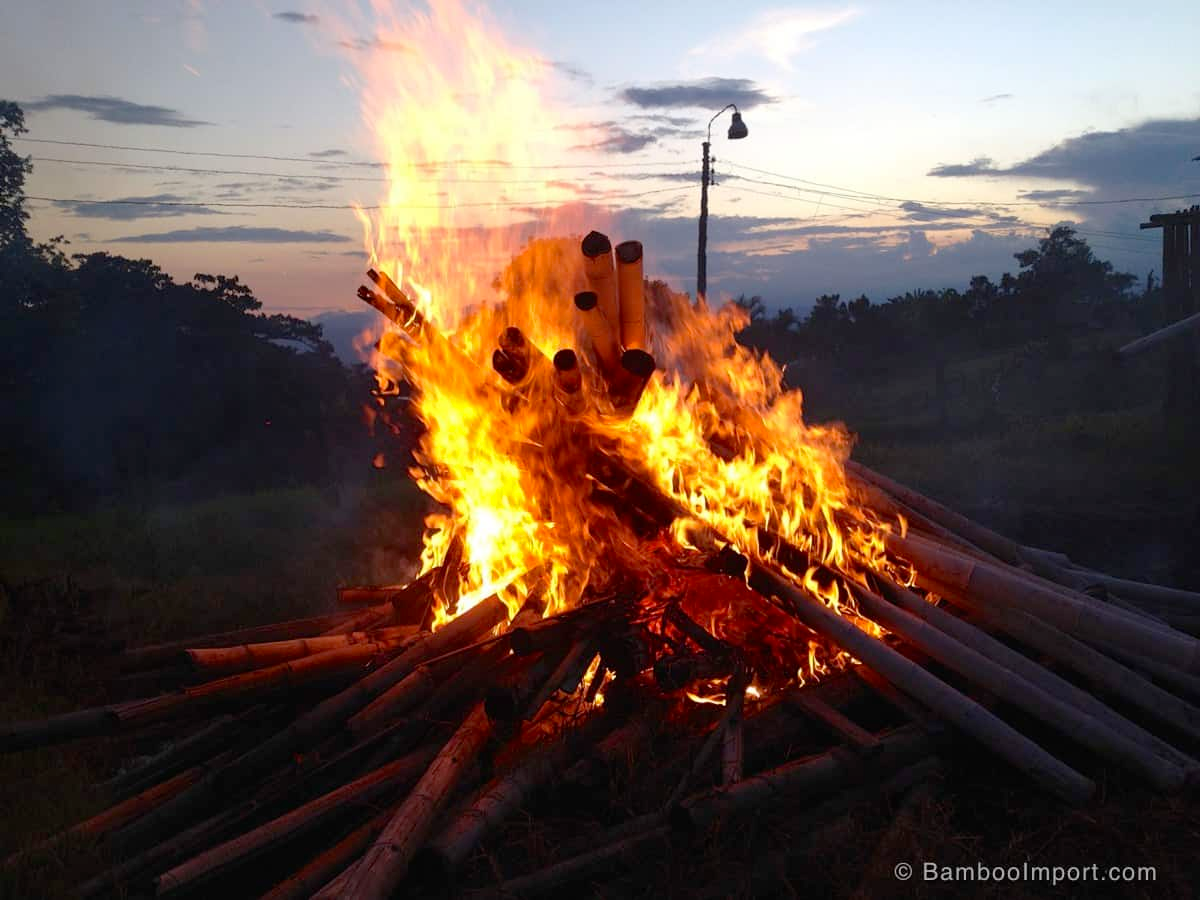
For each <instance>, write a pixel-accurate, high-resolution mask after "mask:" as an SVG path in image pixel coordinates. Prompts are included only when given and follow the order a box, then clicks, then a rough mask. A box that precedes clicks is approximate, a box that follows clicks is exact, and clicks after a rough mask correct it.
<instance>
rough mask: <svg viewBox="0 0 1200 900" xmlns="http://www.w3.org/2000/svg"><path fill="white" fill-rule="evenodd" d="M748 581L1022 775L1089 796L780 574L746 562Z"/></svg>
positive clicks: (1020, 741) (1078, 798) (1016, 735)
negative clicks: (748, 569) (748, 567)
mask: <svg viewBox="0 0 1200 900" xmlns="http://www.w3.org/2000/svg"><path fill="white" fill-rule="evenodd" d="M749 581H750V586H751V587H752V588H754V589H755V590H757V591H758V592H759V593H761V594H763V596H765V597H770V596H776V597H778V598H779V599H780V600H781V601H783V602H784V604H785V606H786V607H787V608H788V609H789V610H791V611H793V612H794V613H795V615H796V616H797V618H799V619H800V621H802V622H803V623H804V624H805V625H807V626H808V627H809V628H812V629H813V630H814V631H816V632H818V633H820V634H823V635H825V636H826V637H827V638H829V639H830V640H832V641H833V642H834V643H836V644H837V645H838V646H840V647H841V648H842V649H843V650H845V651H847V652H848V653H850V654H851V655H852V656H854V657H855V658H857V659H859V660H861V661H862V662H864V663H865V664H866V665H868V666H870V667H871V668H872V669H874V670H875V671H876V672H877V673H879V674H880V675H882V676H883V677H885V678H886V679H887V680H888V681H890V682H892V684H894V685H896V686H897V687H898V688H900V689H901V690H903V691H904V692H905V693H907V694H909V695H910V696H912V697H914V698H916V699H917V700H919V701H921V702H922V703H924V704H925V705H926V706H928V707H929V708H930V709H932V710H933V711H934V712H935V713H937V714H938V715H939V716H941V717H942V718H944V719H945V720H946V721H947V722H949V723H951V724H952V725H954V726H955V727H957V728H958V729H959V730H961V731H963V732H964V733H966V734H968V735H970V736H971V737H973V738H974V739H975V740H977V741H978V742H979V743H980V744H981V745H982V746H983V747H985V748H987V749H988V750H990V751H992V752H993V753H995V754H997V755H998V756H1000V757H1001V758H1003V759H1005V760H1006V761H1007V762H1009V763H1010V764H1011V765H1013V766H1015V767H1016V768H1018V769H1020V770H1021V771H1023V772H1025V773H1026V774H1028V775H1029V776H1030V777H1031V778H1032V779H1033V780H1034V781H1035V782H1037V783H1038V784H1039V785H1041V786H1042V787H1043V788H1045V789H1046V790H1048V791H1049V792H1050V793H1052V794H1054V795H1055V796H1057V797H1059V798H1061V799H1063V800H1066V801H1067V802H1069V803H1072V804H1082V803H1084V802H1086V801H1087V800H1088V799H1089V798H1090V797H1091V796H1092V794H1093V792H1094V790H1095V785H1094V784H1093V783H1092V782H1091V781H1090V780H1089V779H1087V778H1085V777H1084V776H1083V775H1080V774H1079V773H1078V772H1076V771H1075V770H1074V769H1072V768H1071V767H1070V766H1067V765H1066V764H1065V763H1063V762H1061V761H1060V760H1058V759H1056V758H1055V757H1053V756H1051V755H1050V754H1049V753H1047V752H1046V751H1045V750H1043V749H1042V748H1041V747H1039V746H1038V745H1037V744H1035V743H1034V742H1033V741H1031V740H1030V739H1029V738H1027V737H1025V735H1023V734H1021V733H1020V732H1018V731H1016V730H1015V729H1014V728H1012V727H1011V726H1010V725H1008V724H1006V723H1005V722H1003V721H1002V720H1001V719H999V718H997V717H996V716H995V715H994V714H993V713H991V712H989V711H988V710H986V709H985V708H984V707H982V706H980V705H979V704H978V703H976V702H974V701H973V700H970V699H968V698H967V697H965V696H963V695H962V694H960V693H959V692H958V691H956V690H954V689H953V688H951V687H950V686H949V685H947V684H946V683H945V682H942V681H940V680H939V679H938V678H936V677H935V676H934V675H932V674H931V673H929V672H927V671H926V670H925V669H923V668H921V667H920V666H918V665H917V664H916V663H914V662H913V661H912V660H909V659H906V658H905V657H904V656H902V655H900V654H899V653H897V652H896V651H895V650H893V649H892V648H891V647H889V646H887V644H884V643H883V642H882V641H879V640H877V639H876V638H874V637H871V636H870V635H868V634H867V633H866V632H864V631H861V630H860V629H859V628H858V626H857V625H855V624H854V623H853V622H851V621H850V620H849V619H846V618H843V617H842V616H839V615H838V614H837V613H835V612H833V610H831V609H829V608H828V607H826V606H825V605H824V604H823V603H821V602H819V601H817V600H815V599H813V598H811V597H809V596H808V595H807V594H805V593H803V592H801V591H800V590H799V589H797V588H795V587H794V586H793V585H792V584H791V583H789V582H788V581H787V580H786V579H784V578H781V577H779V576H777V575H775V574H774V573H772V572H771V571H769V570H768V569H766V568H765V567H764V566H762V565H760V564H752V565H751V575H750V579H749Z"/></svg>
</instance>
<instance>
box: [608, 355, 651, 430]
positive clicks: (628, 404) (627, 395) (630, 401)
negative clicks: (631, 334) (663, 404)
mask: <svg viewBox="0 0 1200 900" xmlns="http://www.w3.org/2000/svg"><path fill="white" fill-rule="evenodd" d="M656 368H657V364H656V363H655V361H654V357H653V356H651V355H650V354H649V353H647V352H646V351H645V350H637V349H633V350H626V351H625V352H624V353H622V354H621V369H620V373H619V374H618V376H617V377H616V378H615V379H614V380H613V382H612V384H611V385H610V386H609V394H608V395H609V399H611V400H612V405H613V409H615V410H616V411H617V412H619V413H623V414H625V415H630V414H632V413H633V411H634V410H635V409H636V408H637V405H638V401H640V400H641V399H642V393H643V392H644V391H645V390H646V385H647V384H649V383H650V376H651V375H653V374H654V370H655V369H656Z"/></svg>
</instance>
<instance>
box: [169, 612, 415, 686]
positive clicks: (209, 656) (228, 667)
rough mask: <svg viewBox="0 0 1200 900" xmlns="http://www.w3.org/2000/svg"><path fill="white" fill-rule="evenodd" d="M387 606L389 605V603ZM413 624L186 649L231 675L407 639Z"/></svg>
mask: <svg viewBox="0 0 1200 900" xmlns="http://www.w3.org/2000/svg"><path fill="white" fill-rule="evenodd" d="M388 608H389V609H390V608H391V606H390V605H389V606H388ZM417 628H418V626H416V625H394V626H391V627H388V628H380V629H378V630H377V631H371V632H364V631H352V632H348V633H344V634H330V635H322V636H319V637H312V638H295V639H293V640H290V641H271V642H269V643H263V644H242V645H241V646H238V647H210V648H198V649H192V650H187V651H185V652H186V653H187V656H188V659H189V660H190V661H191V664H192V665H193V666H194V667H195V668H197V669H200V670H203V671H204V672H206V673H209V674H214V675H234V674H237V673H239V672H248V671H251V670H253V669H262V668H266V667H267V666H274V665H279V664H280V663H285V662H290V661H292V660H294V659H300V658H301V657H304V656H313V655H314V654H317V653H324V652H326V651H327V650H337V649H341V648H343V647H349V646H351V645H352V644H367V643H371V642H372V641H390V640H392V639H394V638H407V637H411V636H412V635H414V634H416V633H417Z"/></svg>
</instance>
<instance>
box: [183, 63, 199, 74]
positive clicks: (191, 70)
mask: <svg viewBox="0 0 1200 900" xmlns="http://www.w3.org/2000/svg"><path fill="white" fill-rule="evenodd" d="M183 70H184V71H185V72H187V73H188V74H189V75H195V76H196V77H197V78H199V77H200V72H199V71H198V70H197V69H195V68H193V67H192V66H189V65H188V64H187V63H184V64H183Z"/></svg>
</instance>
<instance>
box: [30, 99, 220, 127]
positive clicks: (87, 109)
mask: <svg viewBox="0 0 1200 900" xmlns="http://www.w3.org/2000/svg"><path fill="white" fill-rule="evenodd" d="M24 106H25V111H26V112H46V111H49V110H55V109H67V110H72V111H74V112H81V113H85V114H86V115H88V116H89V117H90V118H93V119H98V120H100V121H101V122H112V123H114V124H116V125H164V126H167V127H169V128H195V127H196V126H197V125H211V124H213V123H212V122H204V121H201V120H200V119H185V118H183V117H182V116H181V115H180V113H179V111H178V110H175V109H171V108H169V107H166V106H147V105H145V104H142V103H134V102H133V101H131V100H122V99H121V98H120V97H91V96H85V95H82V94H51V95H49V96H48V97H43V98H42V99H41V100H34V101H32V102H29V103H26V104H24Z"/></svg>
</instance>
